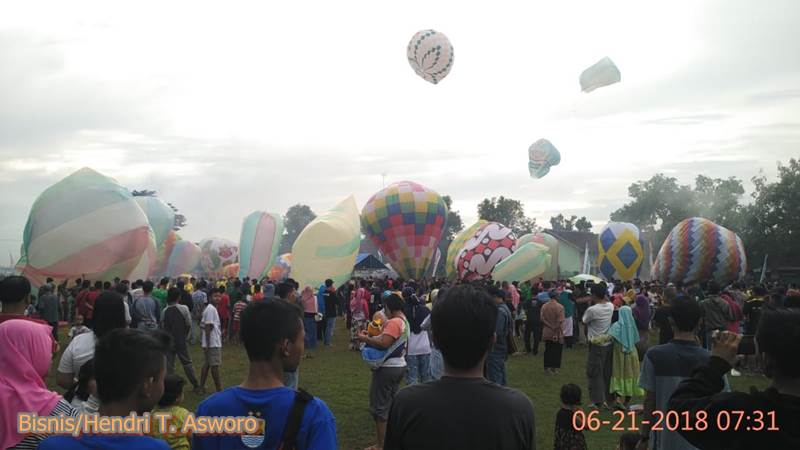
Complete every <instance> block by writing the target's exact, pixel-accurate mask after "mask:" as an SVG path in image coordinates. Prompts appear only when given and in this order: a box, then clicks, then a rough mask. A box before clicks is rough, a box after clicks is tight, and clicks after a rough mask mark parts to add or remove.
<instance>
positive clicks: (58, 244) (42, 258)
mask: <svg viewBox="0 0 800 450" xmlns="http://www.w3.org/2000/svg"><path fill="white" fill-rule="evenodd" d="M154 246H155V238H154V237H153V234H152V230H151V229H150V225H149V224H148V222H147V217H146V216H145V214H144V212H142V209H141V208H140V207H139V206H138V205H137V203H136V201H135V200H134V197H132V196H131V194H130V192H128V190H127V189H125V188H124V187H122V186H120V185H119V184H118V183H117V182H116V181H115V180H114V179H112V178H109V177H106V176H104V175H102V174H100V173H98V172H96V171H94V170H92V169H90V168H88V167H84V168H82V169H80V170H78V171H76V172H74V173H73V174H71V175H69V176H67V177H66V178H64V179H63V180H61V181H59V182H58V183H56V184H54V185H52V186H50V187H49V188H47V189H45V191H44V192H42V193H41V194H40V195H39V197H38V198H37V199H36V201H35V202H34V203H33V206H32V207H31V211H30V213H29V215H28V221H27V223H26V225H25V231H24V234H23V243H22V251H21V253H22V254H21V257H20V261H19V263H18V264H17V268H18V270H20V272H21V274H22V275H24V276H26V277H28V278H29V279H30V280H31V281H32V283H33V284H34V285H35V286H39V285H41V284H43V283H44V281H45V279H46V278H47V277H52V278H54V279H65V278H76V277H82V276H85V278H86V279H90V280H111V279H113V278H114V277H120V278H130V276H131V274H132V273H134V270H135V269H136V275H139V274H141V273H142V271H143V270H142V268H147V267H151V266H152V264H154V263H155V260H154V256H155V255H154Z"/></svg>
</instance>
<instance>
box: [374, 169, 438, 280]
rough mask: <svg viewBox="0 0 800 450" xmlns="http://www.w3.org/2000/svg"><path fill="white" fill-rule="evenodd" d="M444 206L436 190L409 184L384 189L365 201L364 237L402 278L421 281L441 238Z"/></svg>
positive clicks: (409, 182)
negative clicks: (378, 250) (365, 235)
mask: <svg viewBox="0 0 800 450" xmlns="http://www.w3.org/2000/svg"><path fill="white" fill-rule="evenodd" d="M446 220H447V205H445V203H444V200H442V197H441V196H439V194H438V193H437V192H436V191H433V190H431V189H428V188H426V187H425V186H423V185H421V184H417V183H414V182H412V181H400V182H397V183H393V184H391V185H389V186H387V187H386V188H385V189H383V190H381V191H379V192H377V193H376V194H375V195H373V196H372V197H370V199H369V200H367V203H366V204H365V205H364V209H363V210H362V211H361V221H362V223H363V225H364V230H365V232H366V234H367V236H369V237H370V239H372V242H373V243H375V246H377V247H378V248H379V249H380V251H381V252H382V253H383V254H384V255H385V256H386V258H388V260H389V263H390V264H391V266H392V268H394V270H396V271H397V273H398V274H400V276H402V277H403V278H406V279H408V278H415V279H421V278H422V277H423V276H424V275H425V271H426V270H427V268H428V265H429V264H430V263H431V262H432V261H433V257H434V254H435V252H436V247H437V246H438V245H439V240H440V239H441V238H442V231H443V230H444V226H445V221H446Z"/></svg>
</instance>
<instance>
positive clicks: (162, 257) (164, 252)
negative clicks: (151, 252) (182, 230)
mask: <svg viewBox="0 0 800 450" xmlns="http://www.w3.org/2000/svg"><path fill="white" fill-rule="evenodd" d="M180 240H181V237H180V235H179V234H178V233H176V232H175V231H174V230H169V233H168V234H167V239H166V240H164V243H162V244H161V247H159V248H158V250H157V252H156V267H155V269H154V270H153V274H154V275H156V276H163V275H164V274H165V273H166V271H167V262H168V261H169V255H170V254H171V253H172V248H173V247H174V246H175V243H176V242H178V241H180Z"/></svg>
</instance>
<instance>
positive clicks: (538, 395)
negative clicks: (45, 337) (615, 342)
mask: <svg viewBox="0 0 800 450" xmlns="http://www.w3.org/2000/svg"><path fill="white" fill-rule="evenodd" d="M61 331H62V336H64V335H65V333H66V330H64V329H62V330H61ZM347 336H348V334H347V332H346V330H345V328H344V320H339V321H337V324H336V332H335V335H334V346H333V347H322V346H318V347H317V348H316V349H315V350H313V351H311V352H309V353H310V354H311V357H310V358H309V359H304V360H303V361H302V363H301V366H300V387H302V388H304V389H306V390H307V391H309V392H310V393H312V394H313V395H315V396H317V397H319V398H321V399H322V400H324V401H325V403H327V404H328V406H329V407H330V408H331V410H332V411H333V414H334V416H335V417H336V427H337V435H338V440H339V447H340V448H342V449H348V450H350V449H363V448H365V447H367V446H369V445H371V444H373V443H374V439H375V438H374V433H375V432H374V422H373V421H372V419H371V417H370V415H369V412H368V397H367V391H368V386H369V374H370V373H369V369H368V368H367V365H366V364H365V363H364V362H362V361H361V355H360V354H359V353H356V352H353V351H347ZM61 343H62V348H65V347H66V344H67V340H66V337H62V340H61ZM191 355H192V360H193V361H194V364H195V370H196V371H197V376H198V379H199V377H200V372H199V369H200V367H201V366H202V361H203V355H202V353H201V351H200V347H199V346H193V347H192V348H191ZM222 357H223V363H222V381H223V384H224V386H225V387H229V386H234V385H236V384H239V383H240V382H241V381H242V380H243V378H244V374H245V373H246V370H247V356H246V354H245V352H244V348H243V347H242V346H235V345H228V346H225V347H223V349H222ZM541 358H542V356H541V353H540V354H539V356H536V357H534V356H529V355H515V356H513V357H512V358H510V359H509V361H508V366H507V370H508V382H509V386H510V387H513V388H515V389H519V390H521V391H522V392H524V393H525V394H527V395H528V396H529V397H530V399H531V401H532V402H533V405H534V410H535V413H536V447H537V448H539V449H548V448H552V446H553V424H554V421H555V413H556V411H557V410H558V408H559V407H560V400H559V398H558V395H559V389H560V387H561V385H563V384H565V383H575V384H577V385H578V386H581V389H582V390H583V398H584V402H586V401H587V399H588V392H587V390H586V389H587V388H586V379H585V375H584V369H585V365H586V347H585V346H578V347H576V348H574V349H571V350H565V351H564V358H563V361H562V369H561V373H560V374H559V375H558V376H547V375H545V374H544V373H543V370H542V360H541ZM54 361H55V363H54V365H53V370H52V371H51V372H53V371H54V370H55V366H57V361H58V359H55V360H54ZM176 364H177V365H178V367H176V371H177V373H178V374H180V375H182V376H183V369H182V368H180V367H179V366H180V364H179V363H177V362H176ZM48 381H49V385H50V386H51V387H52V388H54V389H55V390H57V391H59V392H61V389H60V388H57V387H56V384H55V379H54V377H53V375H52V374H51V376H50V379H49V380H48ZM731 383H732V386H733V388H734V389H735V390H746V389H749V386H751V385H755V386H757V387H759V388H763V387H764V386H766V385H767V384H768V382H767V380H766V379H764V378H763V377H760V376H742V377H736V378H731ZM206 389H208V390H213V382H212V380H210V379H209V380H208V381H207V383H206ZM185 394H186V400H185V403H184V406H185V407H186V408H187V409H189V410H194V409H195V408H196V406H197V404H198V403H199V402H200V400H202V399H201V398H200V397H199V396H196V395H194V394H192V393H191V392H190V391H189V390H186V391H185ZM634 403H641V399H634ZM475 413H476V414H479V413H480V412H479V411H478V410H476V411H475ZM601 418H602V419H604V420H605V419H607V420H611V421H612V423H613V420H614V416H613V415H612V413H609V412H603V413H602V415H601ZM584 435H585V436H586V441H587V444H588V446H589V448H590V449H593V450H594V449H613V448H615V446H616V442H617V440H618V439H619V433H614V432H612V431H610V426H604V427H602V428H601V429H600V430H599V431H595V432H591V431H585V432H584Z"/></svg>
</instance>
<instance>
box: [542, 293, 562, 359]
mask: <svg viewBox="0 0 800 450" xmlns="http://www.w3.org/2000/svg"><path fill="white" fill-rule="evenodd" d="M541 315H542V340H543V341H544V371H545V373H552V374H557V373H558V370H559V369H560V368H561V352H562V350H563V348H564V306H563V305H561V304H560V303H559V302H558V301H556V298H555V293H553V296H552V297H550V301H548V302H547V303H545V304H544V305H543V306H542V311H541Z"/></svg>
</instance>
